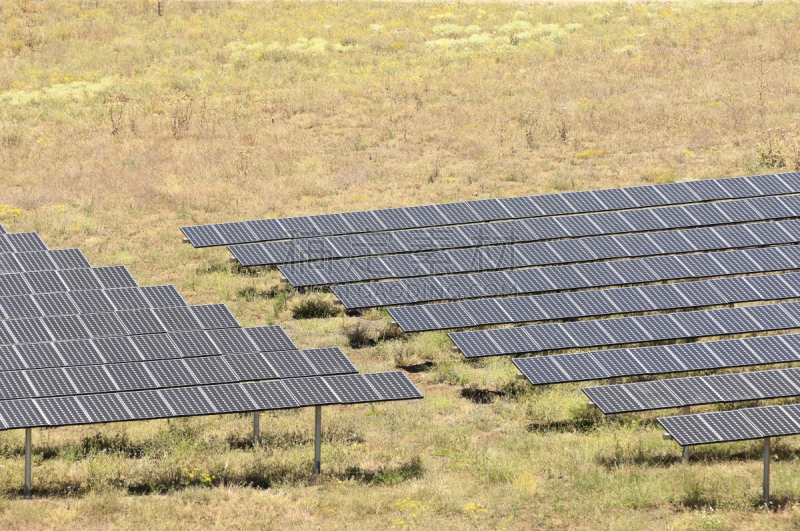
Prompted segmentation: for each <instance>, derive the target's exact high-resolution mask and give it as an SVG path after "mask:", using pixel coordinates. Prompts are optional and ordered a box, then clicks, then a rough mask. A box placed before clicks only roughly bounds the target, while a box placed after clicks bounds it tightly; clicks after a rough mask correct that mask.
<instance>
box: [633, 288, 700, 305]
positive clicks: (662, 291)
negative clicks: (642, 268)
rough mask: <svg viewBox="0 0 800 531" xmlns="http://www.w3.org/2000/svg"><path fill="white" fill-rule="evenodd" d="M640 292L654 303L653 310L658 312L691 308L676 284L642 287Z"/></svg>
mask: <svg viewBox="0 0 800 531" xmlns="http://www.w3.org/2000/svg"><path fill="white" fill-rule="evenodd" d="M639 291H640V293H641V294H642V295H643V296H644V297H645V299H647V300H648V301H650V302H651V303H652V305H653V308H654V309H656V310H669V309H674V308H686V307H687V306H689V301H687V300H686V299H685V298H684V297H683V296H682V294H681V292H680V291H679V290H678V289H677V288H676V286H675V284H656V285H654V286H642V287H641V288H639Z"/></svg>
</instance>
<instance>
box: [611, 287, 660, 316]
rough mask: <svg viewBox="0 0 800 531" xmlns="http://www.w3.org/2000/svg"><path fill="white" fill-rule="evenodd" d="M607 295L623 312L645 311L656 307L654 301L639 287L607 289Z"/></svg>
mask: <svg viewBox="0 0 800 531" xmlns="http://www.w3.org/2000/svg"><path fill="white" fill-rule="evenodd" d="M606 295H608V298H609V299H611V301H612V302H613V303H614V305H615V306H616V307H617V308H619V309H620V311H622V312H644V311H647V310H653V309H655V308H654V305H653V303H652V302H650V301H649V300H648V299H647V297H645V295H644V294H643V293H642V291H641V290H640V289H639V288H616V289H612V290H607V291H606Z"/></svg>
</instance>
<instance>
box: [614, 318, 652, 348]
mask: <svg viewBox="0 0 800 531" xmlns="http://www.w3.org/2000/svg"><path fill="white" fill-rule="evenodd" d="M602 326H603V330H605V332H606V334H608V335H609V336H611V343H610V344H612V345H622V344H625V343H639V342H642V341H650V340H651V339H652V338H651V337H650V335H649V334H648V333H647V332H645V331H644V330H643V329H642V327H641V326H639V324H637V323H636V321H634V320H633V319H604V320H603V323H602Z"/></svg>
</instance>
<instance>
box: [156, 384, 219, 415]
mask: <svg viewBox="0 0 800 531" xmlns="http://www.w3.org/2000/svg"><path fill="white" fill-rule="evenodd" d="M161 396H162V397H163V398H164V401H165V402H166V403H167V404H168V405H169V407H170V409H172V411H174V412H175V414H176V415H209V414H212V413H216V410H215V409H214V407H213V406H212V405H211V403H210V402H209V401H208V399H207V398H206V397H205V395H204V394H203V392H202V391H201V390H200V389H199V388H197V387H178V388H175V389H163V390H162V391H161Z"/></svg>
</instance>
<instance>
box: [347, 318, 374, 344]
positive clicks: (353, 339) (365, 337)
mask: <svg viewBox="0 0 800 531" xmlns="http://www.w3.org/2000/svg"><path fill="white" fill-rule="evenodd" d="M344 335H345V337H346V338H347V344H348V345H350V348H361V347H367V346H371V345H374V344H375V340H374V339H372V337H371V335H370V333H369V330H368V329H367V327H365V326H362V325H361V323H356V325H355V326H351V327H350V328H347V329H346V330H345V332H344Z"/></svg>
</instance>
